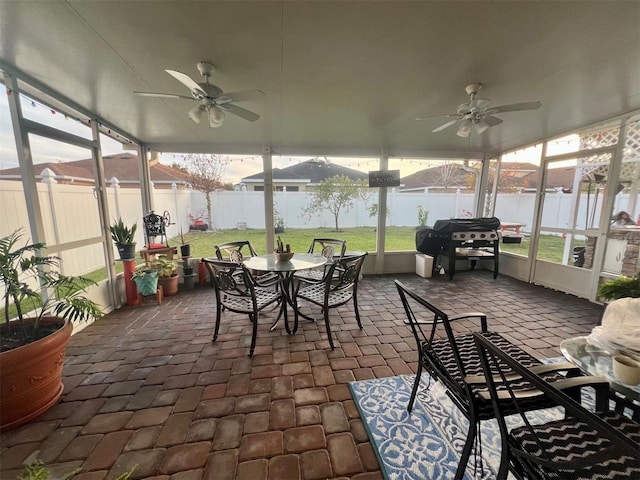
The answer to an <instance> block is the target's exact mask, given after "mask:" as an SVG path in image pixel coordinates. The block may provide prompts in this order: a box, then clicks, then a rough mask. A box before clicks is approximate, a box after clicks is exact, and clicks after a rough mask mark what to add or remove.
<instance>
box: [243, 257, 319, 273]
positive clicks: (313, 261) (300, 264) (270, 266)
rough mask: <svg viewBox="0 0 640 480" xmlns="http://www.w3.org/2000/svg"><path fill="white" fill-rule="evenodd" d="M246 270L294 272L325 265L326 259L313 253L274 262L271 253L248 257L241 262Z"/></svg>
mask: <svg viewBox="0 0 640 480" xmlns="http://www.w3.org/2000/svg"><path fill="white" fill-rule="evenodd" d="M243 263H244V264H245V266H246V267H247V268H250V269H252V270H258V271H261V272H296V271H298V270H306V269H309V268H315V267H321V266H323V265H325V264H326V263H327V259H326V258H325V257H324V256H322V255H320V254H314V253H296V254H294V255H293V257H292V258H291V260H288V261H286V262H278V261H276V256H275V255H274V254H273V253H270V254H268V255H258V256H257V257H250V258H247V259H245V260H244V262H243Z"/></svg>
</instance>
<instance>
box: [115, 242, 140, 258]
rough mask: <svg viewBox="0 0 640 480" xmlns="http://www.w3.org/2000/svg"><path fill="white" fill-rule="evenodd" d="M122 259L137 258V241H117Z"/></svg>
mask: <svg viewBox="0 0 640 480" xmlns="http://www.w3.org/2000/svg"><path fill="white" fill-rule="evenodd" d="M116 247H117V248H118V254H119V255H120V260H133V259H134V258H136V244H135V243H116Z"/></svg>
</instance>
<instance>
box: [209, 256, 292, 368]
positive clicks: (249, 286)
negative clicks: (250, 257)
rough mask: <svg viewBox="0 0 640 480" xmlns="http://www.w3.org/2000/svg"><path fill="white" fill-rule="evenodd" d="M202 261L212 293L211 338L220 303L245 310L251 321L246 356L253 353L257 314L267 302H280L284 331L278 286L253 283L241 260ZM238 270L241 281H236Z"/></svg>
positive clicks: (284, 310) (283, 306)
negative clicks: (214, 316)
mask: <svg viewBox="0 0 640 480" xmlns="http://www.w3.org/2000/svg"><path fill="white" fill-rule="evenodd" d="M202 262H203V263H204V264H205V265H206V267H207V269H208V270H209V277H210V279H211V283H212V285H213V288H214V290H215V293H216V325H215V329H214V332H213V340H212V341H213V342H215V341H216V340H217V339H218V332H219V330H220V317H221V316H222V309H223V307H224V308H225V309H226V310H230V311H232V312H236V313H246V314H247V315H248V316H249V320H250V321H251V324H252V333H251V347H250V348H249V356H250V357H251V356H253V352H254V350H255V347H256V336H257V333H258V314H259V313H260V312H261V311H263V310H264V309H265V308H266V307H268V306H269V305H274V306H277V305H280V306H281V308H280V309H279V311H280V313H279V314H281V315H284V320H285V327H286V328H287V333H291V332H290V330H289V324H288V322H287V303H286V297H285V293H284V290H283V289H282V288H275V289H274V288H271V287H264V286H261V285H260V284H258V283H257V281H256V280H255V279H254V278H253V275H251V272H250V271H249V269H247V268H246V267H245V266H244V265H243V264H242V263H235V262H227V261H224V260H216V259H213V258H203V259H202ZM238 274H239V275H240V276H242V281H238V280H237V278H238ZM280 286H281V285H280Z"/></svg>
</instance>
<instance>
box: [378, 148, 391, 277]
mask: <svg viewBox="0 0 640 480" xmlns="http://www.w3.org/2000/svg"><path fill="white" fill-rule="evenodd" d="M388 169H389V152H388V151H387V150H382V151H381V152H380V170H388ZM378 192H379V193H378V232H377V233H378V235H377V241H376V244H377V245H376V270H375V273H378V274H381V273H383V272H384V242H385V238H386V237H385V235H386V232H387V215H386V213H387V187H378Z"/></svg>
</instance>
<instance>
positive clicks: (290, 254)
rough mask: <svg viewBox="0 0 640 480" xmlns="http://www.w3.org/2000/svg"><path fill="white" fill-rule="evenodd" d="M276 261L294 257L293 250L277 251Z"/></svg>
mask: <svg viewBox="0 0 640 480" xmlns="http://www.w3.org/2000/svg"><path fill="white" fill-rule="evenodd" d="M274 255H275V256H276V262H288V261H289V260H291V259H292V258H293V252H284V253H275V254H274Z"/></svg>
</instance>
